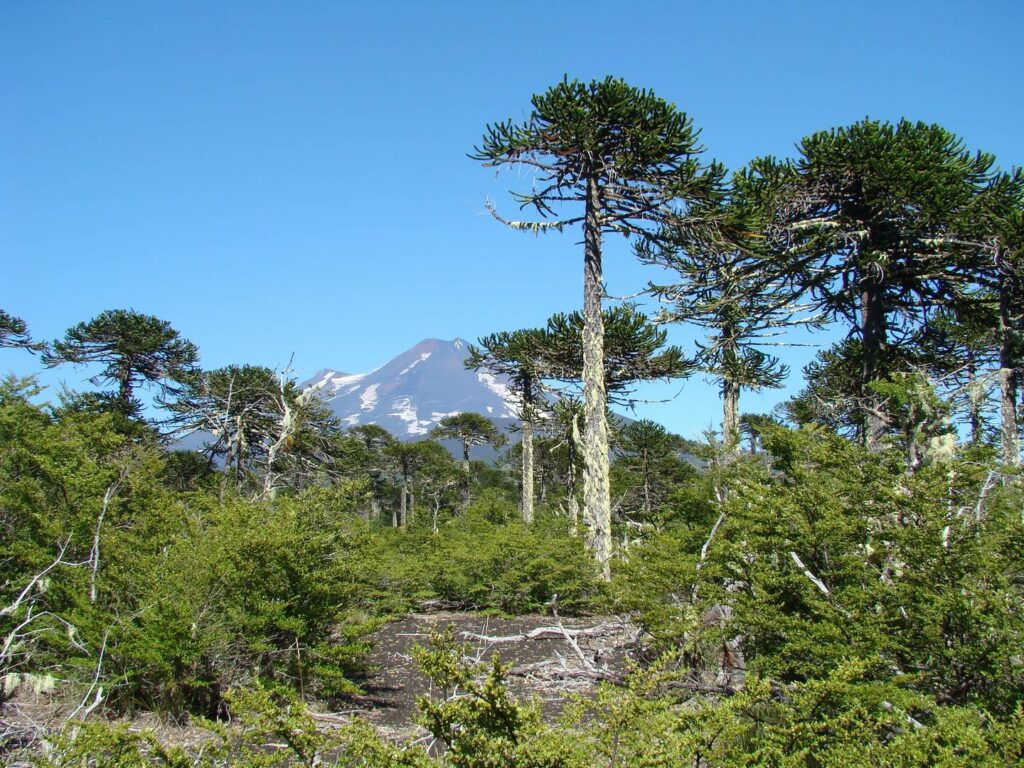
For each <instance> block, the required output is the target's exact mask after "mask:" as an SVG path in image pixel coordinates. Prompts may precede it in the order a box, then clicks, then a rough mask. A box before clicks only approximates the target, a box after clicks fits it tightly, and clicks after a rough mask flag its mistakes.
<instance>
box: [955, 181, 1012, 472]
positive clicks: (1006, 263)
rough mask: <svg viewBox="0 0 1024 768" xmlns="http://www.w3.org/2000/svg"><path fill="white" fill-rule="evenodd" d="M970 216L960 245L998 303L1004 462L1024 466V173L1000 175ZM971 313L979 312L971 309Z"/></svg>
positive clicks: (967, 214)
mask: <svg viewBox="0 0 1024 768" xmlns="http://www.w3.org/2000/svg"><path fill="white" fill-rule="evenodd" d="M974 203H975V204H974V205H973V206H971V207H969V208H967V209H966V210H965V211H964V215H963V216H962V217H961V220H960V222H959V224H958V227H959V229H960V233H959V234H960V237H961V238H962V240H960V242H959V244H960V245H965V246H967V247H968V248H970V249H971V252H972V254H973V255H975V256H976V258H978V259H979V260H980V262H981V266H980V269H979V271H978V280H979V282H980V284H981V287H982V289H983V291H984V293H983V295H987V296H990V297H993V298H994V301H993V302H991V309H992V310H994V313H995V316H996V318H995V325H994V326H993V329H992V330H993V332H994V334H995V337H996V340H997V345H998V350H999V392H1000V398H999V400H1000V403H999V411H1000V422H1001V430H1000V431H1001V442H1002V449H1003V461H1004V463H1005V464H1008V465H1010V466H1020V463H1021V458H1020V424H1019V421H1020V419H1019V414H1018V410H1019V408H1020V403H1019V398H1020V396H1021V384H1022V382H1024V172H1022V171H1021V170H1020V169H1015V170H1014V171H1012V172H1010V173H1003V174H1000V175H999V176H998V177H997V178H996V179H995V180H994V181H993V182H992V183H991V184H990V185H989V187H988V188H987V189H986V190H985V191H984V193H983V194H981V195H978V196H977V197H976V198H975V200H974ZM969 311H972V312H973V311H974V308H970V309H969Z"/></svg>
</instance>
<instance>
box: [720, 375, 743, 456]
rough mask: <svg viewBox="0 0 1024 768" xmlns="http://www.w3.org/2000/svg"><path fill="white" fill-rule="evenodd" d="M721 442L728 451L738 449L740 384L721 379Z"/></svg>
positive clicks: (736, 451) (737, 451) (731, 451)
mask: <svg viewBox="0 0 1024 768" xmlns="http://www.w3.org/2000/svg"><path fill="white" fill-rule="evenodd" d="M722 442H724V443H725V450H726V451H727V452H729V453H739V450H740V385H739V384H737V383H736V382H735V381H733V380H732V379H730V378H724V379H722Z"/></svg>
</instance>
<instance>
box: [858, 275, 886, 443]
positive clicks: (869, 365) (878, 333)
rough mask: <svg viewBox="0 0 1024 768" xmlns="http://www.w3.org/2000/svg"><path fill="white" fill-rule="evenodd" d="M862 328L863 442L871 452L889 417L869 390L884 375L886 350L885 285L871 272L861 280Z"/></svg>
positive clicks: (883, 406)
mask: <svg viewBox="0 0 1024 768" xmlns="http://www.w3.org/2000/svg"><path fill="white" fill-rule="evenodd" d="M860 289H861V294H860V297H861V306H860V331H861V344H862V346H863V354H862V361H861V381H860V396H861V410H862V413H863V422H864V435H863V437H864V445H865V447H867V449H868V450H870V451H877V450H879V449H880V448H881V447H882V438H883V437H885V430H886V425H887V421H888V420H887V419H886V414H885V402H884V399H883V398H882V397H881V396H880V395H877V394H875V393H874V392H872V391H871V390H870V389H868V385H869V384H870V383H871V382H872V381H874V380H875V379H877V378H879V377H880V376H881V374H882V370H881V362H882V354H883V353H884V351H885V342H886V335H885V308H884V307H883V306H882V294H883V291H882V284H881V283H880V282H879V280H878V279H877V278H875V277H874V276H872V275H866V276H864V277H862V278H861V280H860Z"/></svg>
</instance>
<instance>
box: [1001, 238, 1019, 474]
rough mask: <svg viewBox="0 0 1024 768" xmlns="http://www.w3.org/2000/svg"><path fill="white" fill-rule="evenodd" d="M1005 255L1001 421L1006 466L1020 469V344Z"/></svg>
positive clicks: (1002, 315) (1003, 269) (1002, 296)
mask: <svg viewBox="0 0 1024 768" xmlns="http://www.w3.org/2000/svg"><path fill="white" fill-rule="evenodd" d="M1002 261H1003V260H1002V253H1001V252H1000V251H997V252H996V264H997V265H998V266H999V267H1000V268H1001V270H1002V271H1003V273H1004V274H1003V275H1002V281H1001V282H1002V285H1000V287H999V418H1000V429H1001V432H1002V435H1001V437H1002V444H1003V463H1004V464H1005V465H1006V466H1008V467H1019V466H1020V464H1021V461H1020V431H1019V425H1018V423H1017V397H1018V395H1019V392H1020V369H1019V368H1018V366H1019V365H1020V363H1021V361H1020V359H1019V356H1018V353H1019V351H1020V350H1019V342H1018V339H1017V338H1016V333H1015V328H1014V322H1013V307H1012V306H1011V296H1010V287H1009V285H1007V283H1008V282H1009V281H1010V280H1011V279H1012V275H1010V274H1007V267H1006V266H1004V265H1003V263H1002Z"/></svg>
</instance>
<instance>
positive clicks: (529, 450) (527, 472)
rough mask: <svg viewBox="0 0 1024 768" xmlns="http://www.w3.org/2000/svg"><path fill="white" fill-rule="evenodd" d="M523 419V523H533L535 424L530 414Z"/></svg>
mask: <svg viewBox="0 0 1024 768" xmlns="http://www.w3.org/2000/svg"><path fill="white" fill-rule="evenodd" d="M524 415H525V416H526V418H524V419H523V443H522V448H523V498H522V504H521V507H522V512H523V522H524V523H526V524H527V525H529V524H530V523H532V522H533V422H532V421H531V420H530V419H531V418H532V416H531V415H530V414H524Z"/></svg>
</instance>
